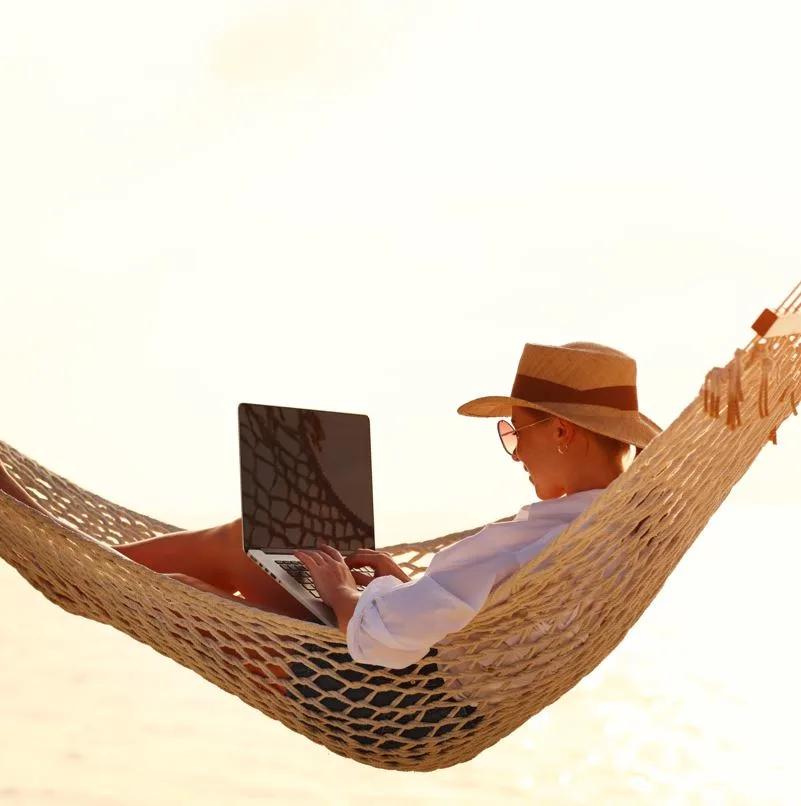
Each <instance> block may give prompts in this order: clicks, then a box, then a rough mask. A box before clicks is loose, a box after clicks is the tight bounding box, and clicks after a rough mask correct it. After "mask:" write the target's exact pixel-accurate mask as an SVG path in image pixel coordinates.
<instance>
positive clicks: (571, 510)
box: [514, 489, 603, 521]
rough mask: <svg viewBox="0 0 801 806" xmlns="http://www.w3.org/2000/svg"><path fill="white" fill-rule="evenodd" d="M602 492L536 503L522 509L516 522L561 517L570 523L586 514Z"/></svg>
mask: <svg viewBox="0 0 801 806" xmlns="http://www.w3.org/2000/svg"><path fill="white" fill-rule="evenodd" d="M602 492H603V489H597V490H582V491H581V492H578V493H571V494H570V495H563V496H562V497H561V498H552V499H550V500H547V501H535V502H534V503H532V504H526V506H524V507H522V508H521V509H520V511H519V512H518V513H517V515H516V516H515V518H514V521H531V520H539V519H541V518H542V519H547V520H553V519H558V518H560V517H562V518H564V519H565V520H568V521H570V520H573V518H575V517H577V516H578V515H580V514H581V513H582V512H584V510H585V509H587V507H589V506H590V505H591V504H592V503H593V502H594V501H595V499H596V498H598V496H599V495H601V493H602Z"/></svg>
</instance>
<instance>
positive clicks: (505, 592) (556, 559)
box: [0, 286, 801, 771]
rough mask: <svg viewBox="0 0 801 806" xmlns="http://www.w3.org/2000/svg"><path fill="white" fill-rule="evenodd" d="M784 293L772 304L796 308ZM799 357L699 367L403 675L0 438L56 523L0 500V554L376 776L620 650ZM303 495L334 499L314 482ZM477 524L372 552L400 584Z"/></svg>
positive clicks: (461, 736) (444, 745)
mask: <svg viewBox="0 0 801 806" xmlns="http://www.w3.org/2000/svg"><path fill="white" fill-rule="evenodd" d="M799 289H801V286H799V287H797V288H796V289H795V290H794V292H793V293H792V294H791V295H790V296H789V297H788V299H787V300H785V302H784V303H782V305H781V306H779V308H777V309H775V310H776V312H777V313H778V314H782V315H783V314H794V313H797V312H798V311H799V310H800V309H801V290H799ZM800 353H801V344H800V343H799V336H798V335H793V334H791V335H786V336H782V337H775V338H762V337H757V338H755V339H754V340H753V341H752V342H751V343H750V344H749V345H748V347H747V348H746V349H744V350H737V351H736V353H735V355H734V357H733V359H732V360H731V361H730V362H729V363H728V364H727V365H726V366H724V367H718V368H715V369H713V370H712V371H710V373H709V374H708V375H707V377H706V379H705V381H704V384H703V387H702V389H701V391H700V393H699V394H698V396H697V397H696V398H695V399H694V400H693V401H692V402H691V403H690V405H689V406H687V408H686V409H685V410H684V411H683V412H682V413H681V414H680V415H679V416H678V418H677V419H676V420H675V421H674V422H673V423H672V424H671V425H670V427H669V428H667V429H666V430H665V431H664V432H663V433H662V434H661V435H660V436H659V437H657V438H656V439H655V440H653V442H652V443H651V444H650V445H649V446H648V447H647V448H646V449H645V450H644V451H643V452H642V453H641V454H640V455H639V457H638V458H637V459H636V460H635V461H634V462H633V464H632V466H631V467H630V468H629V469H628V470H627V471H626V472H625V473H624V474H623V475H622V476H620V477H619V478H618V479H617V480H616V481H615V482H614V483H613V484H612V485H610V486H609V487H608V488H607V489H606V490H605V491H604V493H603V494H602V495H601V496H600V497H599V498H598V499H597V500H596V501H595V502H594V504H593V505H592V506H591V507H590V508H589V509H588V510H587V511H586V512H585V513H584V514H583V515H582V516H580V517H579V518H578V519H576V520H575V521H574V522H573V523H572V524H571V525H570V526H569V527H568V528H566V529H565V530H564V532H562V533H561V534H560V535H559V536H558V537H557V538H556V540H554V542H553V543H552V544H551V545H550V546H549V548H548V549H546V551H545V552H544V553H543V554H541V555H539V556H538V557H536V558H535V559H534V560H532V561H531V562H530V563H529V564H528V565H526V566H525V567H523V568H522V569H521V570H520V571H518V572H517V573H516V574H515V575H514V576H512V577H511V578H510V579H508V580H507V581H506V582H505V583H503V584H502V585H501V586H500V587H499V588H498V589H496V590H495V591H494V592H493V594H492V595H491V597H490V599H489V601H488V602H487V605H486V606H485V607H484V608H483V609H482V611H481V612H480V613H479V614H478V615H477V616H476V618H475V619H474V620H473V621H472V622H471V623H470V624H469V625H468V626H467V627H466V628H465V629H463V630H461V631H460V632H458V633H454V634H451V635H449V636H447V638H446V639H444V640H443V641H442V642H440V643H439V644H438V645H437V646H435V647H434V648H433V649H432V650H431V651H430V652H429V654H428V655H427V656H426V657H425V658H423V659H422V660H421V661H419V662H418V663H415V664H412V665H410V666H409V667H408V668H406V669H402V670H391V669H385V668H381V667H376V666H369V665H364V664H360V663H356V662H354V661H353V659H352V658H351V657H350V655H349V654H348V651H347V646H346V644H345V640H344V636H342V634H341V633H339V632H338V631H337V630H335V629H333V628H330V627H326V626H323V625H318V624H315V623H311V622H305V621H299V620H295V619H290V618H286V617H283V616H278V615H274V614H271V613H268V612H265V611H262V610H260V609H257V608H255V607H252V606H249V605H248V604H247V603H245V602H239V601H236V600H231V599H227V598H223V597H219V596H216V595H214V594H212V593H208V592H205V591H201V590H198V589H196V588H193V587H191V586H189V585H186V584H183V583H182V582H179V581H177V580H174V579H171V578H169V577H165V576H162V575H160V574H158V573H155V572H153V571H151V570H149V569H148V568H145V567H144V566H141V565H138V564H136V563H134V562H132V561H130V560H128V559H127V558H125V557H123V556H122V555H121V554H119V553H118V552H116V551H114V547H115V546H118V545H120V544H122V543H126V542H129V541H134V540H139V539H142V538H145V537H152V536H155V535H159V534H163V533H165V532H170V531H176V530H177V528H176V527H174V526H171V525H169V524H166V523H162V522H160V521H158V520H155V519H153V518H149V517H146V516H144V515H141V514H139V513H136V512H133V511H131V510H129V509H126V508H125V507H122V506H119V505H116V504H113V503H111V502H109V501H107V500H104V499H102V498H100V497H99V496H96V495H93V494H91V493H89V492H87V491H85V490H83V489H81V488H79V487H78V486H76V485H75V484H72V483H71V482H70V481H68V480H67V479H65V478H62V477H61V476H59V475H57V474H55V473H53V472H51V471H50V470H48V469H46V468H44V467H42V466H41V465H39V464H37V463H36V462H35V461H33V460H31V459H29V458H28V457H26V456H24V455H22V454H21V453H19V452H18V451H16V450H15V449H14V448H12V447H11V446H10V445H8V444H5V443H2V442H0V461H2V462H3V463H4V464H5V465H6V466H7V468H8V469H9V470H10V472H11V474H12V475H13V476H14V477H15V478H16V479H17V480H18V481H19V482H20V483H21V484H22V485H23V486H24V487H25V488H26V489H27V490H28V491H30V493H31V494H32V495H34V496H35V497H36V498H37V499H38V500H40V501H41V502H42V504H44V506H45V507H46V508H47V509H48V511H49V512H50V513H51V514H52V516H53V519H52V520H51V519H50V518H47V517H45V516H44V515H42V514H41V513H39V512H37V511H35V510H33V509H31V508H29V507H26V506H24V505H22V504H20V503H18V502H17V501H16V500H14V499H12V498H10V497H9V496H7V495H5V494H2V493H0V556H2V558H3V559H4V560H5V561H6V562H8V563H9V564H11V565H12V566H14V568H16V569H17V570H18V571H19V573H20V574H22V576H23V577H25V579H26V580H28V582H29V583H30V584H31V585H32V586H33V587H35V588H36V589H37V590H38V591H40V592H41V593H43V594H44V595H45V596H46V597H47V598H48V599H50V600H51V601H52V602H54V603H56V604H57V605H59V606H60V607H62V608H64V609H65V610H67V611H69V612H71V613H75V614H77V615H80V616H84V617H86V618H89V619H93V620H95V621H99V622H102V623H105V624H110V625H112V626H113V627H115V628H117V629H118V630H121V631H122V632H124V633H127V634H128V635H129V636H131V637H133V638H135V639H136V640H138V641H141V642H143V643H146V644H148V645H149V646H151V647H153V649H155V650H156V651H158V652H160V653H162V654H163V655H166V656H168V657H170V658H172V659H173V660H175V661H177V662H178V663H180V664H182V665H184V666H186V667H187V668H189V669H192V670H193V671H195V672H197V673H198V674H199V675H201V676H202V677H204V678H206V679H207V680H208V681H210V682H211V683H213V684H215V685H216V686H219V687H220V688H222V689H224V690H225V691H227V692H230V693H231V694H234V695H236V696H237V697H239V698H241V699H242V700H243V701H244V702H246V703H247V704H249V705H251V706H253V707H254V708H258V709H259V710H260V711H262V712H263V713H265V714H266V715H268V716H270V717H272V718H274V719H277V720H279V721H280V722H282V723H283V724H284V725H286V726H287V727H288V728H290V729H292V730H294V731H297V732H298V733H300V734H302V735H304V736H306V737H308V738H309V739H311V740H312V741H314V742H316V743H318V744H321V745H323V746H325V747H327V748H328V749H330V750H331V751H333V752H334V753H338V754H340V755H342V756H346V757H348V758H351V759H354V760H355V761H358V762H362V763H365V764H369V765H372V766H375V767H381V768H386V769H395V770H418V771H428V770H434V769H440V768H443V767H448V766H451V765H454V764H458V763H461V762H464V761H467V760H469V759H471V758H473V757H475V756H476V755H477V754H479V753H480V752H481V751H482V750H484V749H486V748H487V747H490V746H491V745H493V744H494V743H496V742H497V741H498V740H500V739H501V738H502V737H504V736H506V735H508V734H509V733H511V732H512V731H514V730H515V729H517V728H518V727H520V726H521V725H523V724H524V723H525V722H526V721H527V720H528V719H530V718H531V717H532V716H533V715H534V714H536V713H538V712H539V711H540V710H542V709H543V708H545V707H547V706H548V705H550V704H551V703H553V702H554V701H555V700H557V699H558V698H559V697H561V696H562V695H563V694H564V693H565V692H567V691H569V690H570V689H571V688H572V687H573V686H575V685H576V683H578V682H579V680H581V679H582V678H583V677H584V676H585V675H587V674H588V673H589V672H591V671H592V670H593V669H594V668H595V667H596V666H597V665H598V664H599V663H600V662H601V661H602V660H603V659H604V658H605V657H606V656H607V655H608V654H609V653H610V652H611V651H612V650H613V649H614V648H615V647H616V646H617V645H618V644H619V643H620V641H621V640H622V639H623V638H624V636H625V635H626V633H627V632H628V631H629V629H631V627H632V626H633V625H634V624H635V623H636V621H637V620H638V619H639V618H640V616H641V615H642V614H643V612H644V611H645V610H646V608H647V607H648V605H649V604H650V603H651V601H652V600H653V598H654V597H655V596H656V594H657V593H658V592H659V590H660V589H661V588H662V586H663V585H664V583H665V581H666V580H667V578H668V576H669V575H670V573H671V572H672V570H673V569H674V568H675V567H676V565H677V563H678V562H679V560H680V559H681V558H682V556H683V555H684V553H685V552H686V551H687V549H688V548H689V547H690V546H691V545H692V543H693V542H694V541H695V539H696V538H697V537H698V535H699V534H700V533H701V531H702V530H703V529H704V527H705V525H706V524H707V522H708V521H709V519H710V518H711V516H712V515H713V513H714V512H715V511H716V510H717V508H718V507H719V506H720V505H721V503H722V502H723V500H724V499H725V498H726V497H727V495H728V494H729V493H730V491H731V490H732V488H733V486H734V485H735V484H736V482H737V481H738V480H739V479H740V478H741V477H742V475H743V474H744V473H745V472H746V470H747V469H748V467H749V466H750V465H751V464H752V462H753V461H754V459H755V458H756V456H757V455H758V453H759V452H760V450H761V449H762V448H763V447H764V446H765V445H766V443H767V442H769V441H774V442H775V441H776V432H777V429H778V427H779V426H780V425H781V423H782V422H783V421H784V420H785V419H786V418H787V417H788V416H789V415H790V414H791V413H792V414H794V413H796V402H797V401H798V400H799V399H801V361H799V354H800ZM312 459H313V457H310V459H309V464H308V468H306V469H305V470H304V471H303V473H302V474H297V473H295V475H294V476H293V477H292V478H294V481H293V480H292V478H290V477H291V476H292V474H291V473H289V472H288V473H287V479H288V483H290V484H291V485H295V486H296V487H297V479H298V478H301V477H302V478H303V485H305V488H304V489H300V488H297V493H298V496H299V497H298V499H297V502H294V503H296V505H297V506H299V507H300V509H302V510H304V511H306V512H310V511H311V500H312V499H315V496H314V495H311V494H310V488H312V489H311V492H317V488H316V487H315V483H316V482H319V481H320V480H319V479H315V473H316V472H317V471H316V470H315V467H314V462H313V461H312ZM306 473H308V474H309V475H308V476H307V475H306ZM301 486H302V485H301ZM322 486H323V485H322V483H320V484H318V487H319V488H320V489H321V488H322ZM293 494H294V493H293ZM303 496H306V498H303ZM316 501H317V502H318V504H322V505H324V506H327V507H333V508H336V507H337V506H338V502H337V501H336V500H335V499H334V498H332V497H331V496H329V497H327V498H326V497H325V496H324V495H323V494H322V493H320V494H318V495H317V496H316ZM339 514H340V516H341V518H340V520H341V521H342V528H343V529H346V530H347V529H350V528H353V529H358V528H360V527H359V523H358V522H356V523H352V524H349V523H348V519H349V517H351V516H352V517H353V518H354V519H355V520H357V521H358V519H357V518H356V516H353V515H352V513H350V514H349V513H347V512H345V510H344V508H343V510H342V512H340V513H339ZM328 515H329V516H330V515H331V513H330V512H329V513H328ZM475 531H477V530H476V529H473V530H468V531H465V532H459V533H454V534H451V535H447V536H445V537H441V538H437V539H433V540H427V541H422V542H418V543H404V544H399V545H395V546H392V547H389V548H386V549H384V550H386V551H388V552H389V553H391V554H392V555H393V557H394V558H395V559H396V561H397V562H398V563H399V564H400V565H401V566H402V567H403V568H404V569H405V570H406V571H407V572H408V573H409V574H410V575H411V576H412V577H414V576H416V575H417V574H420V573H421V572H423V571H424V569H425V568H426V566H427V565H428V563H429V561H430V560H431V558H432V556H433V555H434V554H435V553H436V552H437V551H439V550H441V549H442V548H444V547H445V546H448V545H450V544H451V543H453V542H454V541H456V540H459V539H460V538H462V537H464V536H466V535H468V534H472V533H473V532H475Z"/></svg>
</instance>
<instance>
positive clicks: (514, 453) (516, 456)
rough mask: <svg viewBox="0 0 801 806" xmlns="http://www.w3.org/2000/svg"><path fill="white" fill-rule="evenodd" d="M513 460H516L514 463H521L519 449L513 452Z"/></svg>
mask: <svg viewBox="0 0 801 806" xmlns="http://www.w3.org/2000/svg"><path fill="white" fill-rule="evenodd" d="M512 459H514V461H515V462H519V461H520V457H519V456H518V455H517V448H515V449H514V450H513V451H512Z"/></svg>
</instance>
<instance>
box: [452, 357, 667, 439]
mask: <svg viewBox="0 0 801 806" xmlns="http://www.w3.org/2000/svg"><path fill="white" fill-rule="evenodd" d="M512 406H523V407H525V408H529V409H537V410H539V411H544V412H548V414H553V415H554V416H556V417H561V418H562V419H564V420H568V421H569V422H571V423H574V424H575V425H579V426H582V427H583V428H587V429H588V430H590V431H594V432H595V433H597V434H603V435H605V436H607V437H612V438H614V439H619V440H620V441H621V442H628V443H629V444H631V445H636V446H637V447H638V448H644V447H645V446H646V445H647V444H648V443H649V442H650V441H651V440H652V439H653V438H654V437H655V436H656V435H657V434H658V433H659V432H660V431H661V430H662V429H661V428H660V427H659V426H658V425H657V424H656V423H654V422H653V421H652V420H649V419H648V418H647V417H646V416H645V415H644V414H640V412H639V408H638V403H637V362H636V361H635V360H634V359H633V358H630V357H629V356H627V355H626V354H625V353H621V352H619V351H618V350H613V349H612V348H611V347H604V345H602V344H592V343H590V342H574V343H572V344H565V345H564V346H562V347H552V346H546V345H541V344H526V346H525V347H523V355H522V356H521V357H520V363H519V364H518V367H517V375H516V376H515V382H514V385H513V386H512V394H511V395H509V396H508V397H479V398H477V399H476V400H471V401H470V402H469V403H465V404H464V405H463V406H460V407H459V409H458V411H459V414H465V415H467V416H469V417H509V416H511V414H512Z"/></svg>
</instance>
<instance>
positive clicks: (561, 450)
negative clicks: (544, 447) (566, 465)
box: [556, 445, 567, 456]
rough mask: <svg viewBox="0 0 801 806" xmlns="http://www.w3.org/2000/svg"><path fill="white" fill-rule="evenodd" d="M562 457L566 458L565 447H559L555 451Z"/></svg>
mask: <svg viewBox="0 0 801 806" xmlns="http://www.w3.org/2000/svg"><path fill="white" fill-rule="evenodd" d="M556 450H557V451H559V453H560V454H561V455H562V456H567V445H559V447H558V448H557V449H556Z"/></svg>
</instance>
